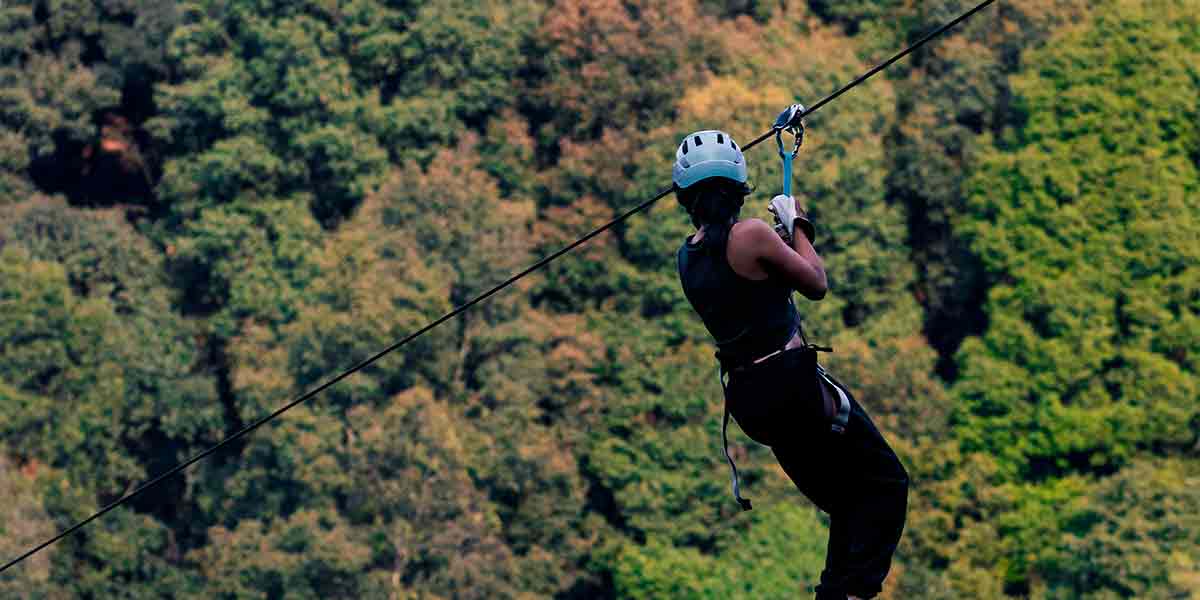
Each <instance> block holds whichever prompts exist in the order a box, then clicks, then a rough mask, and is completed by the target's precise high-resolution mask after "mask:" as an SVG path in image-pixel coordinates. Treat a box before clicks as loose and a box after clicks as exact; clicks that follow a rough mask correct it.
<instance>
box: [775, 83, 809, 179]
mask: <svg viewBox="0 0 1200 600" xmlns="http://www.w3.org/2000/svg"><path fill="white" fill-rule="evenodd" d="M804 112H805V111H804V105H803V104H799V103H796V104H793V105H791V106H789V107H787V108H785V109H784V110H783V112H781V113H779V116H778V117H776V118H775V124H774V125H773V126H772V127H771V128H772V129H774V130H775V145H776V146H778V147H779V158H780V160H782V161H783V195H784V196H791V195H792V159H794V158H796V155H797V154H799V152H800V145H801V144H803V143H804ZM785 131H786V132H788V133H790V134H792V137H793V138H795V142H794V144H793V145H792V151H791V152H788V151H787V150H785V149H784V145H783V132H785Z"/></svg>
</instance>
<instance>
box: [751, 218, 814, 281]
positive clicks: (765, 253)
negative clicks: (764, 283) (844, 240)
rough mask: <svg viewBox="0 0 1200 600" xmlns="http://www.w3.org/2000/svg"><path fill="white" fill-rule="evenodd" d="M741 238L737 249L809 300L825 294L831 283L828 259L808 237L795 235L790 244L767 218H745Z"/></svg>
mask: <svg viewBox="0 0 1200 600" xmlns="http://www.w3.org/2000/svg"><path fill="white" fill-rule="evenodd" d="M738 234H739V235H738V237H739V238H741V239H740V240H739V243H738V244H737V248H735V251H736V252H737V253H738V254H740V255H742V257H745V258H752V259H753V260H754V261H755V262H757V263H758V264H759V265H761V267H762V268H763V270H765V271H767V272H768V273H770V274H772V275H774V276H777V277H780V278H782V279H783V280H784V281H786V282H788V284H789V285H790V286H792V288H793V289H795V290H796V291H798V292H800V293H801V294H804V297H805V298H808V299H809V300H820V299H822V298H824V297H825V293H826V292H827V291H828V290H829V286H828V284H827V283H826V280H825V262H824V261H823V260H821V257H820V256H819V255H818V254H817V251H816V250H815V249H813V247H812V244H810V243H809V241H808V238H806V237H804V236H803V235H797V236H795V238H796V239H795V241H794V242H793V244H792V246H791V247H789V246H788V245H787V244H786V243H785V242H784V241H783V240H782V239H780V237H779V235H778V234H776V233H775V230H774V229H772V228H771V226H770V225H768V224H767V223H766V222H765V221H761V220H758V219H750V220H747V221H743V223H742V224H741V227H740V228H739V231H738Z"/></svg>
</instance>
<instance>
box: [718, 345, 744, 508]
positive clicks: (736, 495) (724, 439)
mask: <svg viewBox="0 0 1200 600" xmlns="http://www.w3.org/2000/svg"><path fill="white" fill-rule="evenodd" d="M717 377H718V379H719V380H720V381H721V390H722V391H725V370H724V369H718V370H717ZM721 444H722V450H723V451H724V452H725V460H727V461H729V470H730V471H731V473H730V477H731V478H732V479H733V499H734V500H737V503H738V506H741V507H742V510H751V509H752V508H753V507H752V506H751V505H750V499H749V498H743V497H742V486H741V485H739V484H738V471H737V465H735V464H733V457H732V456H730V455H729V397H728V395H726V396H725V421H724V423H722V424H721Z"/></svg>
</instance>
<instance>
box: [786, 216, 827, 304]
mask: <svg viewBox="0 0 1200 600" xmlns="http://www.w3.org/2000/svg"><path fill="white" fill-rule="evenodd" d="M792 250H795V251H796V254H799V255H800V258H803V259H804V262H806V263H808V265H809V267H810V268H811V269H812V270H813V273H814V275H815V276H816V278H817V279H819V280H820V282H821V293H820V295H819V297H817V298H813V299H814V300H817V299H819V298H820V297H824V295H825V291H826V290H828V289H829V286H828V282H827V281H826V278H825V261H824V260H822V259H821V255H819V254H817V250H816V249H815V248H813V246H812V243H811V242H809V241H808V238H807V237H805V235H804V234H803V233H801V232H800V230H799V229H798V228H797V230H796V235H793V236H792ZM809 297H810V298H812V297H811V296H809Z"/></svg>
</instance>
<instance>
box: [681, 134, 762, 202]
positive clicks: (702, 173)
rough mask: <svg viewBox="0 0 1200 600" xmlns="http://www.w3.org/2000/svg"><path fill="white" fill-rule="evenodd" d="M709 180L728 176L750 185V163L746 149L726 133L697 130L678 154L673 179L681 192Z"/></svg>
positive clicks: (689, 136) (685, 139) (684, 140)
mask: <svg viewBox="0 0 1200 600" xmlns="http://www.w3.org/2000/svg"><path fill="white" fill-rule="evenodd" d="M709 177H725V178H727V179H732V180H734V181H736V182H738V183H746V161H745V159H744V158H743V157H742V149H741V148H738V145H737V144H735V143H734V142H733V138H731V137H729V135H728V134H727V133H725V132H723V131H716V130H715V129H709V130H705V131H697V132H696V133H692V134H689V135H688V136H687V137H685V138H683V143H682V144H679V149H678V150H676V151H675V169H674V172H673V173H672V176H671V179H672V180H673V181H674V182H675V186H676V187H678V188H679V189H685V188H688V187H691V185H692V184H694V183H696V182H697V181H700V180H702V179H708V178H709Z"/></svg>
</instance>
